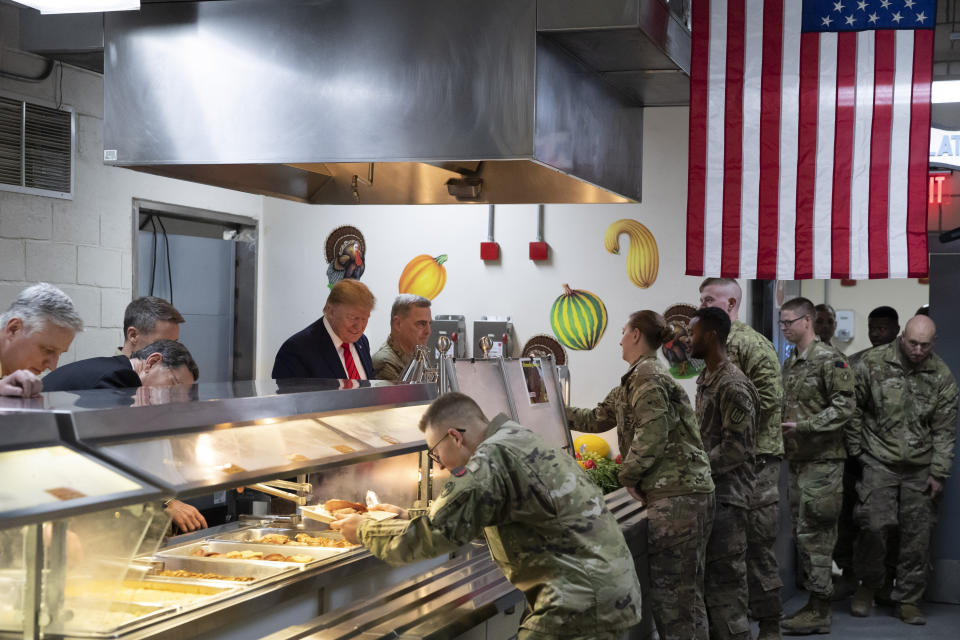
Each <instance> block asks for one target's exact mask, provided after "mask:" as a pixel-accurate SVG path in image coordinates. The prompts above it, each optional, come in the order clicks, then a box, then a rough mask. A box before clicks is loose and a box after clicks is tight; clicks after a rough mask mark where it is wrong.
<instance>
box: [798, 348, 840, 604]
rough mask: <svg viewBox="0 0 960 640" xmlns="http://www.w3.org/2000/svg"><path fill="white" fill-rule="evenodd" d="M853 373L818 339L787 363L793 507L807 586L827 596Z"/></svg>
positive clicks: (830, 583) (816, 593) (834, 542)
mask: <svg viewBox="0 0 960 640" xmlns="http://www.w3.org/2000/svg"><path fill="white" fill-rule="evenodd" d="M853 409H854V395H853V373H852V372H851V370H850V367H849V365H847V361H846V360H845V359H844V357H843V354H841V353H840V352H839V351H837V350H836V349H834V348H833V347H830V346H827V345H825V344H823V343H822V342H820V339H819V338H815V339H814V341H813V342H811V343H810V345H809V346H807V348H806V349H804V350H803V352H802V353H799V352H798V351H794V352H793V353H792V354H791V355H790V357H789V358H787V361H786V362H784V363H783V421H784V422H796V423H797V427H796V429H794V432H793V433H792V434H791V435H789V436H788V437H785V438H784V446H785V448H786V453H787V459H788V460H789V461H790V508H791V511H792V512H793V529H794V539H795V540H796V541H797V551H798V555H799V558H800V563H801V568H802V570H803V576H804V588H806V589H807V590H808V591H810V593H811V594H812V595H815V596H817V597H820V598H824V599H829V598H830V595H831V594H832V593H833V579H832V576H831V568H832V566H833V548H834V546H835V545H836V542H837V519H838V518H839V517H840V507H841V503H842V499H843V461H844V459H845V458H846V457H847V453H846V450H845V449H844V430H845V429H847V428H849V424H850V417H851V416H852V415H853Z"/></svg>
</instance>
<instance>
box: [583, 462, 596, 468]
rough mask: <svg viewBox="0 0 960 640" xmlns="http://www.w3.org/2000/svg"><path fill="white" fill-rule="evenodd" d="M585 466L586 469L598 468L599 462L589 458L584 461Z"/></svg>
mask: <svg viewBox="0 0 960 640" xmlns="http://www.w3.org/2000/svg"><path fill="white" fill-rule="evenodd" d="M583 468H584V469H596V468H597V463H596V462H594V461H593V460H587V461H586V462H584V463H583Z"/></svg>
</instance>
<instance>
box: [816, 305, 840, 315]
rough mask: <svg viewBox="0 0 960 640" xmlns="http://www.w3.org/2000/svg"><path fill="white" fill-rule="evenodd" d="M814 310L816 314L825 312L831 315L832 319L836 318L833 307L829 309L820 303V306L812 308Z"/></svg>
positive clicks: (828, 306)
mask: <svg viewBox="0 0 960 640" xmlns="http://www.w3.org/2000/svg"><path fill="white" fill-rule="evenodd" d="M814 309H815V310H816V311H817V312H820V311H826V312H827V313H829V314H830V315H832V316H833V317H834V318H836V317H837V312H836V311H834V310H833V307H831V306H830V305H828V304H822V303H821V304H818V305H817V306H815V307H814Z"/></svg>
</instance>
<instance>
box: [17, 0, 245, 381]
mask: <svg viewBox="0 0 960 640" xmlns="http://www.w3.org/2000/svg"><path fill="white" fill-rule="evenodd" d="M18 15H19V10H18V9H17V8H16V7H13V6H8V5H0V68H2V69H4V70H6V71H13V72H17V73H21V74H26V75H36V74H37V73H38V72H39V71H40V70H42V69H43V60H42V59H41V58H38V57H36V56H33V55H30V54H27V53H24V52H22V51H20V50H19V49H18V39H19V38H18V29H19V25H18V22H19V20H18ZM61 74H62V78H61ZM61 87H62V92H61ZM0 95H3V96H5V97H8V98H13V99H18V100H27V101H32V102H36V103H38V104H42V105H45V106H56V105H57V103H58V102H61V101H62V104H64V105H69V106H71V107H73V108H74V110H75V111H76V113H77V148H76V165H75V172H76V173H75V187H74V198H73V200H60V199H56V198H45V197H39V196H27V195H21V194H17V193H11V192H8V191H0V309H6V307H7V305H8V304H9V303H10V301H11V300H12V299H13V297H14V296H16V294H17V293H18V292H19V291H20V290H21V289H22V288H23V287H24V286H26V285H28V284H31V283H35V282H38V281H47V282H51V283H53V284H56V285H57V286H59V287H60V288H61V289H63V290H64V291H65V292H66V293H67V294H69V295H70V296H71V297H72V298H73V300H74V302H75V303H76V305H77V307H78V309H79V311H80V314H81V315H82V316H83V319H84V323H85V325H86V329H85V330H84V332H83V333H81V334H79V335H78V336H77V337H76V339H75V340H74V342H73V346H72V347H71V349H70V351H69V352H68V353H67V354H65V355H64V357H63V358H61V363H66V362H73V361H74V360H75V359H78V358H89V357H93V356H99V355H110V354H111V353H112V352H113V351H114V349H116V347H117V346H118V345H119V344H120V341H121V339H122V331H121V326H122V323H123V310H124V308H125V307H126V305H127V303H128V302H130V299H131V296H132V286H133V269H132V252H131V244H132V238H133V228H134V221H133V200H134V198H142V199H147V200H154V201H158V202H166V203H172V204H180V205H186V206H192V207H198V208H203V209H210V210H215V211H224V212H228V213H233V214H237V215H246V216H249V217H251V218H258V217H259V215H260V211H261V209H262V201H263V198H262V197H260V196H253V195H248V194H243V193H239V192H235V191H228V190H224V189H217V188H213V187H206V186H202V185H197V184H193V183H189V182H183V181H180V180H170V179H166V178H160V177H156V176H151V175H148V174H142V173H139V172H136V171H130V170H127V169H118V168H114V167H106V166H104V165H103V162H102V160H103V77H102V76H100V75H99V74H96V73H92V72H89V71H85V70H83V69H78V68H74V67H70V66H62V67H61V66H60V65H59V64H58V65H57V67H56V68H55V69H54V71H53V73H52V74H51V76H50V77H49V78H47V79H46V80H45V81H43V82H39V83H31V82H18V81H14V80H9V79H3V78H0Z"/></svg>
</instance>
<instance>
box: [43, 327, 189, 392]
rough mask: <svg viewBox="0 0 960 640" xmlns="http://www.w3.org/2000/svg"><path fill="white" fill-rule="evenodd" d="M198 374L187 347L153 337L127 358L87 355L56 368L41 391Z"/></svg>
mask: <svg viewBox="0 0 960 640" xmlns="http://www.w3.org/2000/svg"><path fill="white" fill-rule="evenodd" d="M199 376H200V371H199V369H198V368H197V363H196V362H194V361H193V356H191V355H190V352H189V351H187V348H186V347H185V346H183V345H182V344H180V343H179V342H175V341H174V340H157V341H156V342H154V343H153V344H150V345H148V346H146V347H144V348H143V349H140V350H139V351H137V352H136V353H134V354H133V355H132V356H130V357H129V358H128V357H127V356H123V355H120V356H108V357H102V358H88V359H86V360H78V361H77V362H73V363H71V364H67V365H64V366H62V367H59V368H57V370H56V371H53V372H51V373H50V374H49V375H47V377H46V378H44V379H43V390H44V391H79V390H81V389H124V388H127V387H140V386H144V387H151V386H166V385H172V384H193V383H194V382H196V380H197V378H198V377H199Z"/></svg>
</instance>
